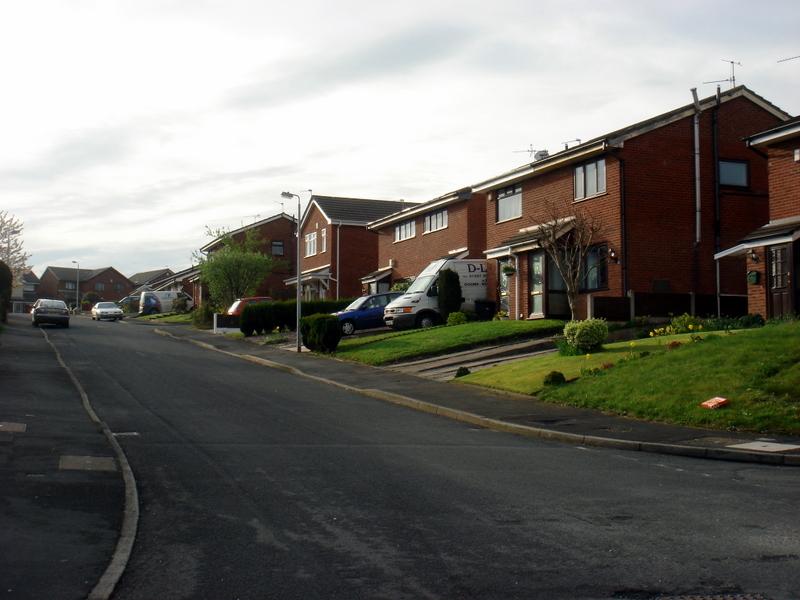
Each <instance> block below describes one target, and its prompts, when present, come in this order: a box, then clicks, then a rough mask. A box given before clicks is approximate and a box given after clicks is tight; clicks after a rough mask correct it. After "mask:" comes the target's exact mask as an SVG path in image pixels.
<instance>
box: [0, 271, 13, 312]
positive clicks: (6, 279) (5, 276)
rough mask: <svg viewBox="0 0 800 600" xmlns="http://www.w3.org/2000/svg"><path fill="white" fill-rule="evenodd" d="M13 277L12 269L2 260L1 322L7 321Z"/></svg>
mask: <svg viewBox="0 0 800 600" xmlns="http://www.w3.org/2000/svg"><path fill="white" fill-rule="evenodd" d="M11 286H12V277H11V269H9V268H8V265H7V264H6V263H4V262H3V261H2V260H0V322H1V323H5V322H6V311H7V310H8V302H9V301H10V300H11Z"/></svg>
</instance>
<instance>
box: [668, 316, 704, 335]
mask: <svg viewBox="0 0 800 600" xmlns="http://www.w3.org/2000/svg"><path fill="white" fill-rule="evenodd" d="M669 324H670V326H671V327H672V330H673V333H688V332H690V331H697V330H699V329H703V319H701V318H700V317H695V316H693V315H690V314H688V313H683V314H682V315H680V316H678V317H673V318H672V320H671V321H670V322H669Z"/></svg>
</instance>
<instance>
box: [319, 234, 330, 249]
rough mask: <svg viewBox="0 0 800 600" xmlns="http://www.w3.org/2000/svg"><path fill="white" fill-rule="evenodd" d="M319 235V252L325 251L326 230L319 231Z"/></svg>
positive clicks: (326, 241)
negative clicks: (320, 248) (320, 247)
mask: <svg viewBox="0 0 800 600" xmlns="http://www.w3.org/2000/svg"><path fill="white" fill-rule="evenodd" d="M319 236H320V245H321V246H322V250H320V252H327V251H328V230H327V229H323V230H322V231H320V232H319Z"/></svg>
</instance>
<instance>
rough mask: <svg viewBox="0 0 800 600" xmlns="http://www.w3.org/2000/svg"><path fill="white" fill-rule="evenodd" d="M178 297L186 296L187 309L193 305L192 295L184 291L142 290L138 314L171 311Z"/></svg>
mask: <svg viewBox="0 0 800 600" xmlns="http://www.w3.org/2000/svg"><path fill="white" fill-rule="evenodd" d="M178 298H186V309H187V310H188V309H190V308H192V306H194V301H193V300H192V297H191V296H189V294H186V293H184V292H142V295H141V296H139V314H140V315H153V314H156V313H166V312H172V309H173V306H174V305H175V301H176V300H177V299H178Z"/></svg>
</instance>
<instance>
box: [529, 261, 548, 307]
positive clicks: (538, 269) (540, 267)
mask: <svg viewBox="0 0 800 600" xmlns="http://www.w3.org/2000/svg"><path fill="white" fill-rule="evenodd" d="M528 256H529V257H530V258H529V263H528V290H529V291H530V295H531V301H530V305H529V306H530V311H531V313H530V316H531V317H543V316H544V250H537V251H535V252H531V253H530V254H529V255H528Z"/></svg>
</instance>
